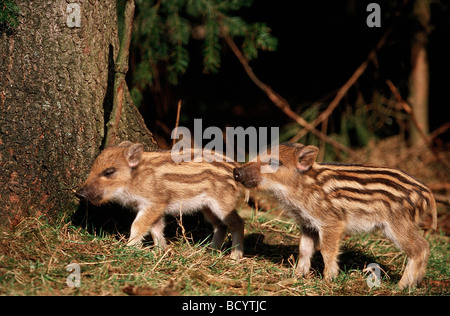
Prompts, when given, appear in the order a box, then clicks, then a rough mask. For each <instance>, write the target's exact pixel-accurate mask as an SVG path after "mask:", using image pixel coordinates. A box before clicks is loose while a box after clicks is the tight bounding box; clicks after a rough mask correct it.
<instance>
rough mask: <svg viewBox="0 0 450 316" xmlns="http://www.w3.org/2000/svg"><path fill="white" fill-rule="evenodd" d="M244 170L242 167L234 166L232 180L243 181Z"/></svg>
mask: <svg viewBox="0 0 450 316" xmlns="http://www.w3.org/2000/svg"><path fill="white" fill-rule="evenodd" d="M244 175H245V171H244V169H243V168H234V169H233V176H234V180H235V181H237V182H242V181H245V179H244Z"/></svg>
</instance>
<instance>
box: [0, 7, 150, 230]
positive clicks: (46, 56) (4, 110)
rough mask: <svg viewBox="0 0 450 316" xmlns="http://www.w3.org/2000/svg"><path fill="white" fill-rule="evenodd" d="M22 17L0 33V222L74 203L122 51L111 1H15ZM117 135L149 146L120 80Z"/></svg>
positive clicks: (96, 147)
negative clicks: (75, 16) (72, 6)
mask: <svg viewBox="0 0 450 316" xmlns="http://www.w3.org/2000/svg"><path fill="white" fill-rule="evenodd" d="M15 2H16V4H17V5H18V6H19V8H20V12H21V16H20V19H19V21H20V25H19V26H18V27H17V29H16V31H15V32H14V33H13V34H5V33H3V34H0V74H1V75H0V225H2V224H3V225H5V224H6V225H10V226H12V227H14V226H15V225H16V224H18V223H19V222H20V221H21V220H22V219H23V218H24V217H25V216H30V215H31V216H39V215H46V216H48V217H49V218H53V217H54V216H55V215H56V214H58V212H63V211H71V210H73V209H75V208H76V207H77V206H78V200H77V199H76V198H75V197H74V195H73V191H74V190H75V189H77V188H78V187H79V186H80V185H81V184H82V182H83V181H84V180H85V178H86V176H87V174H88V172H89V168H90V165H91V163H92V161H93V160H94V158H95V156H96V155H97V154H98V153H99V151H100V149H101V147H102V145H103V144H104V142H105V124H106V120H107V118H108V117H109V115H110V112H111V109H112V99H113V85H114V61H115V60H116V58H117V53H118V49H119V43H118V35H117V14H116V0H107V1H88V0H79V1H78V2H76V3H77V4H79V6H80V8H81V11H80V15H79V16H80V27H69V25H71V26H73V24H72V23H68V20H67V19H68V16H69V15H70V14H72V13H73V10H69V9H68V5H69V3H68V2H69V1H65V0H56V1H32V2H31V1H27V0H16V1H15ZM118 138H119V139H122V140H123V139H129V140H131V141H139V142H142V143H144V145H146V147H147V149H148V150H154V149H156V145H155V142H154V140H153V136H152V134H151V133H150V132H149V131H148V129H147V128H146V127H145V125H144V121H143V119H142V117H141V116H140V114H139V112H138V110H137V108H136V107H135V106H134V105H133V104H132V101H131V97H130V95H129V92H128V89H127V87H126V85H125V87H124V109H123V111H122V115H121V117H120V125H119V128H118Z"/></svg>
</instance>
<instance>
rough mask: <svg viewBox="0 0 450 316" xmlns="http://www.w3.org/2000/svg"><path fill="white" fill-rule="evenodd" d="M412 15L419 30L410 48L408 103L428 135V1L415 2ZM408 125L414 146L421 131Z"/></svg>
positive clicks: (419, 0) (419, 137) (412, 124)
mask: <svg viewBox="0 0 450 316" xmlns="http://www.w3.org/2000/svg"><path fill="white" fill-rule="evenodd" d="M414 15H415V17H416V19H417V21H418V22H419V24H420V28H421V29H420V30H419V31H418V32H416V34H415V35H414V39H413V43H412V48H411V73H410V76H409V97H408V103H409V104H410V105H411V107H412V109H413V111H414V115H415V117H416V119H417V124H418V125H419V126H420V129H421V130H422V131H423V133H425V134H426V135H428V134H429V125H428V90H429V65H428V56H427V48H426V45H427V40H428V32H429V21H430V3H429V0H417V1H416V2H415V4H414ZM409 125H410V143H411V145H415V144H417V143H418V142H419V141H420V140H421V138H422V135H421V131H420V130H419V129H417V127H416V126H415V125H414V122H412V121H411V122H410V124H409Z"/></svg>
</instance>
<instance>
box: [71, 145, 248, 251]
mask: <svg viewBox="0 0 450 316" xmlns="http://www.w3.org/2000/svg"><path fill="white" fill-rule="evenodd" d="M143 148H144V147H143V145H142V144H133V143H131V142H122V143H120V144H119V145H118V146H116V147H109V148H106V149H105V150H104V151H103V152H101V153H100V155H99V156H98V157H97V158H96V159H95V161H94V163H93V165H92V168H91V171H90V173H89V176H88V178H87V180H86V182H85V184H84V185H83V187H82V188H81V189H80V190H79V191H78V196H80V197H83V198H85V199H86V200H87V201H89V202H90V203H92V204H94V205H100V204H104V203H107V202H116V203H119V204H121V205H123V206H125V207H129V208H132V209H134V210H136V211H137V215H136V218H135V219H134V222H133V223H132V225H131V232H130V238H129V240H128V245H139V244H140V243H141V241H142V239H143V238H144V236H145V235H147V234H148V233H149V232H150V234H151V235H152V238H153V241H154V243H155V245H157V246H159V247H161V248H163V249H164V248H166V246H167V243H166V240H165V238H164V234H163V231H164V215H165V214H173V215H177V214H180V213H183V214H185V213H191V212H194V211H197V210H201V211H202V212H203V214H204V215H205V218H206V219H207V220H208V221H209V222H210V223H211V224H212V225H213V227H214V235H213V238H212V246H213V247H215V248H220V247H221V245H222V243H223V241H224V239H225V237H226V233H227V227H228V228H229V229H230V231H231V237H232V247H233V248H232V251H231V257H232V258H233V259H240V258H242V256H243V242H244V222H243V220H242V219H241V217H240V216H239V215H238V213H237V212H236V209H235V207H236V205H237V203H238V199H239V196H240V190H241V189H240V185H238V184H237V183H236V182H235V181H234V180H233V168H234V167H236V166H237V165H238V164H236V163H233V162H225V161H223V162H221V161H217V160H220V159H213V158H214V157H212V158H211V157H210V158H211V159H210V160H209V161H212V162H206V161H205V160H203V161H202V162H194V161H181V162H175V161H174V160H173V159H172V156H171V152H170V151H164V152H144V150H143ZM189 154H191V155H192V156H193V155H194V152H191V153H189ZM215 158H218V157H215Z"/></svg>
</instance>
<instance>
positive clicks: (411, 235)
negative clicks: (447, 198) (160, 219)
mask: <svg viewBox="0 0 450 316" xmlns="http://www.w3.org/2000/svg"><path fill="white" fill-rule="evenodd" d="M318 151H319V149H318V148H317V147H314V146H304V145H302V144H281V145H279V146H278V147H275V148H272V150H271V152H270V153H271V155H270V160H269V159H265V158H264V159H262V157H257V159H255V161H252V162H248V163H246V164H245V165H243V166H242V167H238V168H235V169H234V170H233V173H234V178H235V180H236V181H237V182H240V183H242V184H243V185H244V186H245V187H247V188H257V189H259V190H261V191H265V192H267V193H269V194H271V195H273V196H274V197H275V198H276V200H277V201H278V202H279V203H280V205H281V206H282V207H283V209H284V210H285V211H286V212H287V213H288V215H290V216H291V217H292V218H293V219H294V220H295V221H296V222H297V223H298V225H299V226H300V227H301V230H302V233H301V237H300V245H299V260H298V264H297V267H296V273H297V274H298V275H302V276H304V275H306V274H308V272H309V270H310V266H311V257H312V255H313V254H314V252H315V249H316V248H319V249H320V252H321V254H322V257H323V260H324V263H325V269H324V277H325V278H326V279H328V280H329V279H332V278H334V277H336V276H337V274H338V272H339V267H338V264H337V258H338V254H339V243H340V240H341V239H342V236H343V234H344V233H345V232H350V233H362V232H367V231H372V230H374V229H381V230H382V231H383V232H384V234H385V235H386V237H387V238H389V239H391V240H392V241H393V242H394V243H395V245H396V246H397V247H399V248H400V249H402V250H403V251H405V252H406V255H407V257H408V263H407V265H406V268H405V271H404V273H403V276H402V278H401V280H400V282H399V286H400V287H401V288H404V287H406V286H415V285H417V284H418V283H419V282H420V281H421V280H422V279H423V277H424V275H425V270H426V266H427V262H428V258H429V255H430V250H429V244H428V242H427V240H426V239H425V238H424V237H423V235H422V233H421V231H420V229H419V225H420V224H421V223H422V219H423V218H424V217H425V216H426V215H431V216H432V227H433V229H436V202H435V200H434V196H433V193H432V192H431V191H430V189H428V188H427V187H426V186H425V185H423V184H422V183H420V182H419V181H417V180H416V179H414V178H413V177H411V176H409V175H408V174H406V173H405V172H403V171H400V170H397V169H393V168H386V167H378V166H369V165H352V164H333V163H316V162H315V160H316V156H317V153H318ZM274 153H278V154H277V155H276V154H274ZM265 157H267V153H266V156H265ZM263 161H266V162H263ZM262 167H264V169H262ZM262 170H263V171H264V172H262Z"/></svg>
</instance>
